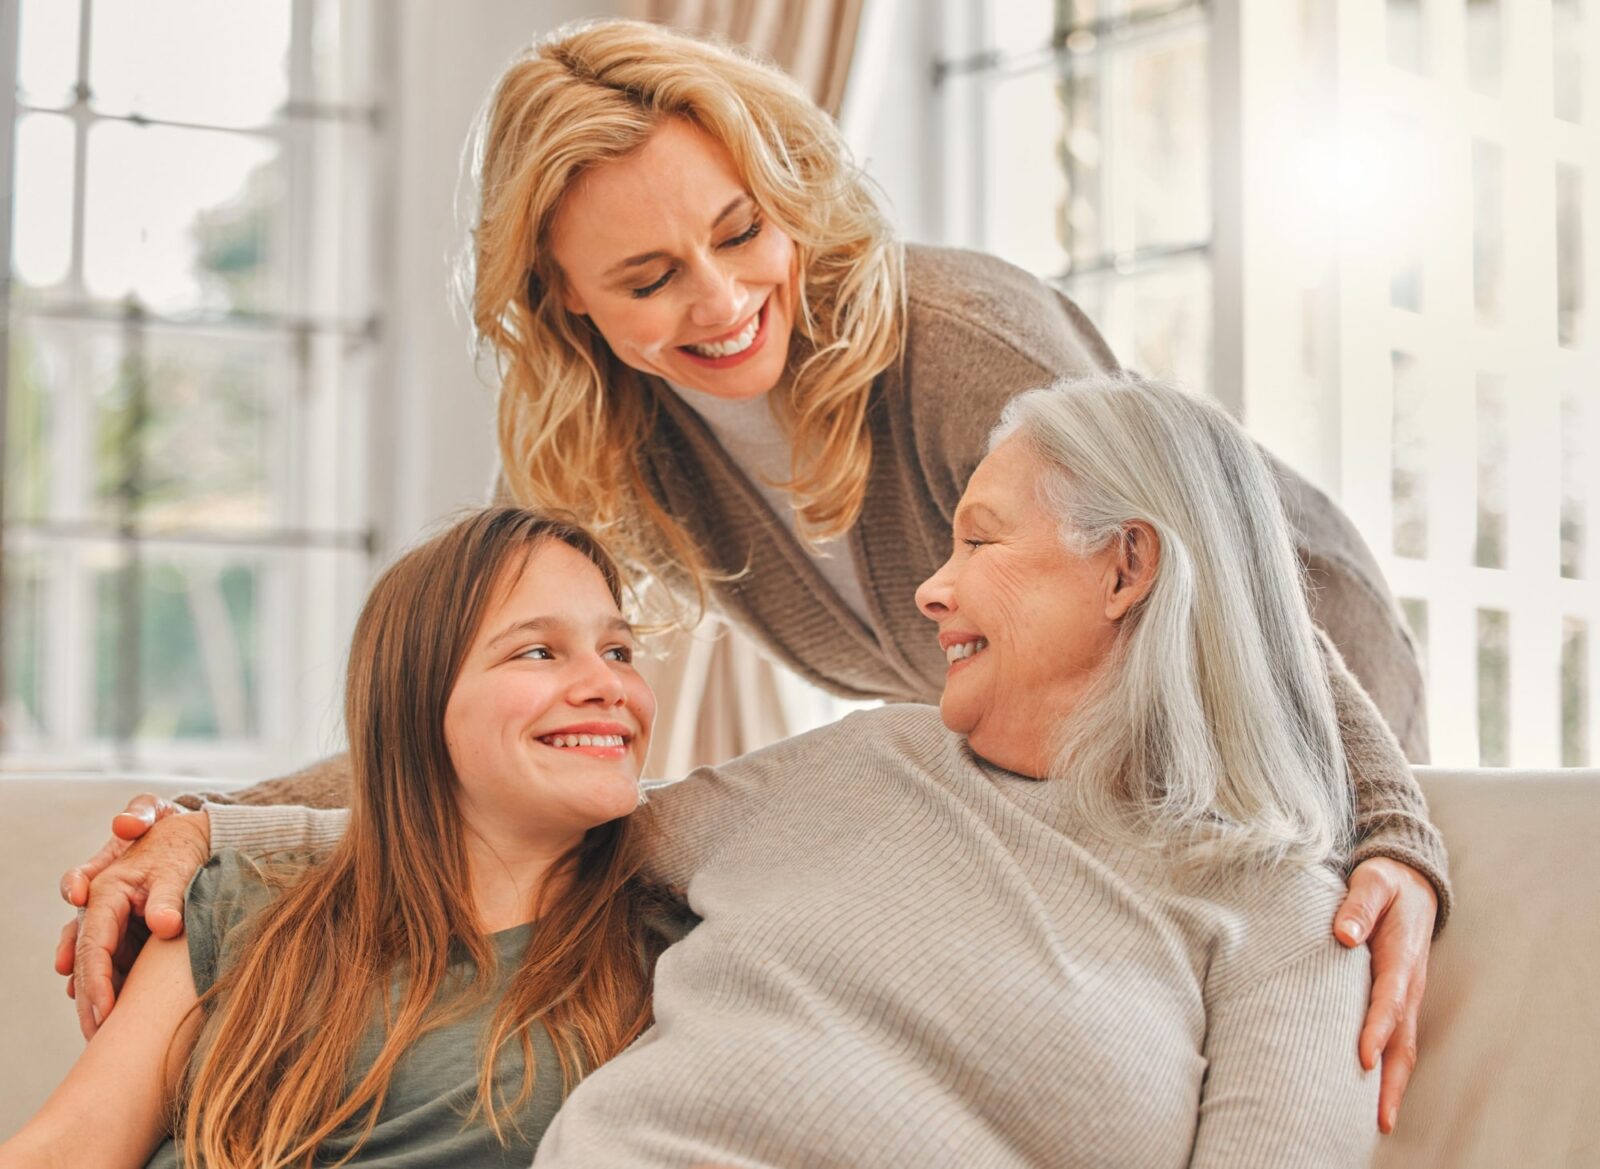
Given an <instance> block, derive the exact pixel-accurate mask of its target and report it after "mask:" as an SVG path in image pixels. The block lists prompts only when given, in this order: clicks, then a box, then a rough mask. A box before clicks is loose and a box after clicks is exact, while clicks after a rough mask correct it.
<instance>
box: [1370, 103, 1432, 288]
mask: <svg viewBox="0 0 1600 1169" xmlns="http://www.w3.org/2000/svg"><path fill="white" fill-rule="evenodd" d="M1388 130H1389V140H1388V143H1387V151H1388V158H1387V159H1386V160H1385V169H1387V170H1388V172H1389V173H1388V175H1387V176H1386V181H1387V182H1388V183H1389V184H1390V185H1391V189H1392V190H1393V192H1394V194H1395V196H1396V199H1395V207H1394V210H1393V211H1392V212H1390V213H1389V214H1388V219H1389V222H1388V223H1387V224H1386V225H1385V230H1384V235H1383V237H1382V238H1383V239H1384V242H1385V243H1386V244H1388V246H1389V250H1390V256H1391V264H1392V267H1391V268H1390V269H1389V303H1390V304H1392V305H1393V306H1394V307H1395V308H1399V309H1405V310H1406V311H1408V312H1414V313H1416V312H1421V311H1422V293H1423V289H1422V238H1423V233H1422V231H1421V226H1422V224H1423V222H1425V217H1426V216H1427V215H1428V214H1429V211H1428V209H1427V199H1428V197H1429V193H1430V192H1431V191H1434V190H1437V186H1438V177H1437V176H1436V175H1430V174H1429V173H1428V170H1427V167H1426V166H1425V165H1423V163H1422V160H1423V158H1424V155H1425V152H1426V149H1427V146H1426V143H1427V136H1426V135H1425V134H1424V132H1423V130H1422V127H1421V126H1420V125H1419V124H1418V123H1417V121H1416V119H1414V118H1408V117H1401V116H1395V117H1393V118H1391V119H1390V120H1389V127H1388Z"/></svg>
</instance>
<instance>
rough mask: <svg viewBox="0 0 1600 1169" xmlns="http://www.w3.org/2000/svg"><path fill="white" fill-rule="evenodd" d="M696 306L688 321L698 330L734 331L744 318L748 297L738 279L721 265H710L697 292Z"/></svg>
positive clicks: (691, 310)
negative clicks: (722, 329)
mask: <svg viewBox="0 0 1600 1169" xmlns="http://www.w3.org/2000/svg"><path fill="white" fill-rule="evenodd" d="M696 292H697V295H696V297H695V301H694V305H693V307H691V308H690V310H689V319H690V320H692V321H693V322H694V323H695V326H696V327H697V328H701V329H715V328H717V327H718V326H725V327H727V328H730V329H731V328H732V327H733V326H734V325H737V324H738V323H739V322H740V321H741V320H743V319H744V316H745V306H746V305H747V303H748V302H749V295H748V293H746V291H745V289H744V286H743V285H741V284H740V283H739V280H738V278H737V277H736V276H735V275H734V274H733V273H732V272H730V271H728V270H727V269H725V268H723V267H722V266H721V265H720V264H707V265H706V267H705V273H704V275H702V276H701V278H700V284H699V287H698V288H697V289H696Z"/></svg>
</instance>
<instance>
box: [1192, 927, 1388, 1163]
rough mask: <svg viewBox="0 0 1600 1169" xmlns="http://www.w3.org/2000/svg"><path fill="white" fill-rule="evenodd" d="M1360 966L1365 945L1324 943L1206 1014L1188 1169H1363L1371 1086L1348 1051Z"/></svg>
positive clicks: (1362, 990) (1372, 1107)
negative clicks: (1291, 1167) (1203, 1066)
mask: <svg viewBox="0 0 1600 1169" xmlns="http://www.w3.org/2000/svg"><path fill="white" fill-rule="evenodd" d="M1368 967H1369V960H1368V955H1367V951H1366V948H1365V947H1358V948H1357V949H1354V950H1346V949H1344V948H1343V947H1342V946H1340V945H1339V944H1338V943H1337V942H1335V941H1334V940H1333V939H1332V938H1331V937H1330V938H1327V939H1326V940H1325V941H1324V942H1323V943H1322V944H1321V945H1319V946H1317V947H1316V948H1315V950H1314V951H1313V952H1312V953H1311V954H1309V955H1308V956H1305V957H1303V958H1300V959H1298V960H1296V961H1291V962H1288V963H1286V964H1284V965H1282V966H1280V967H1279V968H1278V969H1277V970H1276V971H1273V972H1270V973H1269V974H1267V975H1266V976H1265V977H1262V978H1255V979H1250V980H1249V981H1248V982H1246V983H1245V984H1244V985H1243V986H1241V987H1240V988H1239V989H1238V990H1237V991H1236V992H1235V993H1233V994H1231V995H1229V996H1227V997H1225V998H1224V999H1222V1000H1221V1001H1220V1002H1217V1003H1214V1004H1212V1005H1211V1006H1210V1007H1209V1008H1208V1010H1207V1018H1206V1039H1205V1059H1206V1073H1205V1080H1204V1083H1203V1084H1202V1086H1201V1090H1200V1115H1199V1125H1198V1128H1197V1130H1196V1133H1195V1142H1194V1151H1193V1153H1192V1154H1191V1157H1190V1161H1189V1165H1190V1169H1252V1167H1257V1166H1258V1167H1260V1169H1276V1167H1278V1166H1282V1165H1303V1166H1316V1167H1318V1169H1364V1167H1365V1166H1366V1165H1367V1164H1368V1162H1369V1161H1370V1159H1371V1156H1372V1150H1373V1145H1374V1143H1375V1142H1376V1139H1377V1131H1378V1084H1379V1076H1378V1073H1377V1072H1376V1071H1372V1072H1365V1071H1363V1070H1362V1068H1361V1063H1360V1059H1359V1057H1358V1055H1357V1051H1356V1041H1357V1037H1358V1036H1359V1035H1360V1033H1361V1021H1362V1018H1363V1017H1364V1015H1365V1013H1366V1007H1367V988H1368V985H1369V983H1368Z"/></svg>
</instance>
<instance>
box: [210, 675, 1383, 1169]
mask: <svg viewBox="0 0 1600 1169" xmlns="http://www.w3.org/2000/svg"><path fill="white" fill-rule="evenodd" d="M1069 783H1070V780H1053V781H1038V780H1032V779H1027V778H1024V777H1021V776H1018V775H1014V774H1012V773H1009V772H1006V771H1003V770H1001V769H999V768H996V767H993V766H992V765H989V764H987V763H985V762H983V761H981V760H979V759H977V758H976V757H974V756H973V755H972V753H971V752H970V750H968V749H967V747H966V745H965V741H964V740H963V739H962V738H961V737H960V736H958V735H955V734H952V733H951V732H949V731H948V730H946V729H945V728H944V727H943V726H942V725H941V723H940V721H939V716H938V712H937V711H935V710H933V709H932V708H929V707H925V706H916V705H902V706H891V707H884V708H881V709H878V710H873V711H867V712H864V713H862V714H857V715H853V716H851V717H850V718H848V719H846V720H844V721H843V722H840V723H836V724H834V725H832V726H829V727H825V728H823V729H822V730H819V731H816V732H813V733H811V734H809V735H804V736H801V737H799V738H796V739H791V740H788V741H786V742H783V743H779V744H777V745H776V746H774V747H771V748H768V749H767V750H764V751H760V752H756V753H754V754H752V755H748V756H745V757H743V758H741V759H739V760H736V761H735V762H733V763H732V764H729V765H726V766H722V767H717V768H704V769H701V770H700V771H697V772H695V773H694V774H693V775H691V776H690V777H689V778H688V779H686V780H684V781H683V782H681V783H679V784H675V785H672V786H671V787H668V788H666V789H664V790H661V791H658V792H657V793H655V794H654V795H653V796H652V797H651V804H652V806H653V808H654V810H655V817H656V831H654V832H652V834H651V840H652V843H653V866H654V868H655V870H656V875H657V876H658V877H660V878H661V879H663V880H664V881H666V882H667V883H669V884H671V885H674V886H676V887H679V888H682V889H685V890H686V892H687V897H688V901H689V904H690V906H691V908H693V909H694V911H695V912H696V913H698V914H699V915H700V916H701V917H702V918H703V919H704V920H703V922H702V924H701V925H700V926H699V927H698V928H697V929H696V930H695V931H694V932H693V933H691V934H690V935H689V937H688V938H687V939H686V940H684V941H683V942H680V943H678V944H677V945H675V946H673V947H672V948H671V949H670V950H669V951H668V952H667V954H666V955H665V956H664V957H663V958H662V959H661V961H660V963H659V964H658V966H657V971H656V989H655V1012H656V1025H655V1027H654V1028H653V1029H652V1030H651V1031H650V1032H648V1033H647V1034H646V1035H645V1036H644V1037H643V1038H641V1039H640V1040H639V1041H638V1042H637V1043H636V1044H634V1046H633V1047H631V1048H629V1050H627V1051H626V1052H624V1053H623V1054H622V1055H620V1056H618V1057H617V1058H616V1059H615V1060H613V1061H612V1062H611V1063H609V1064H607V1065H605V1066H604V1067H602V1068H600V1069H598V1070H597V1071H595V1072H594V1073H593V1074H592V1075H591V1076H590V1077H589V1078H588V1079H587V1080H585V1081H584V1082H583V1083H582V1084H581V1085H580V1086H579V1087H578V1089H577V1090H576V1091H575V1092H574V1094H573V1095H572V1096H571V1097H570V1098H569V1099H568V1101H567V1102H566V1103H565V1104H564V1105H563V1107H562V1109H561V1111H560V1113H559V1114H558V1116H557V1118H556V1122H555V1124H554V1125H553V1126H552V1127H551V1128H550V1130H549V1131H548V1133H547V1134H546V1136H545V1139H544V1142H543V1143H542V1144H541V1146H540V1149H539V1155H538V1159H537V1161H536V1165H537V1166H539V1167H540V1169H580V1167H581V1169H668V1167H672V1169H682V1167H688V1166H693V1165H716V1166H739V1167H747V1166H786V1167H795V1169H798V1167H800V1166H805V1167H807V1169H813V1167H815V1169H830V1167H835V1166H837V1167H844V1166H875V1167H877V1166H882V1167H889V1166H907V1167H912V1166H914V1167H916V1169H936V1167H941V1166H949V1167H951V1169H1022V1167H1029V1169H1046V1167H1048V1169H1058V1167H1061V1166H1129V1167H1138V1169H1160V1167H1162V1166H1172V1167H1178V1166H1195V1167H1219V1169H1220V1167H1223V1166H1226V1167H1228V1169H1250V1167H1252V1166H1262V1167H1267V1166H1272V1167H1278V1166H1284V1165H1294V1166H1296V1167H1297V1169H1314V1167H1320V1166H1327V1167H1329V1169H1333V1167H1338V1166H1349V1167H1352V1169H1354V1167H1356V1166H1364V1165H1366V1164H1367V1160H1368V1157H1369V1155H1370V1152H1371V1148H1372V1145H1373V1142H1374V1140H1375V1137H1376V1132H1375V1129H1374V1125H1373V1116H1374V1115H1375V1109H1376V1103H1377V1099H1376V1097H1377V1087H1378V1084H1377V1077H1376V1075H1375V1074H1364V1073H1363V1072H1362V1071H1361V1068H1360V1066H1359V1063H1358V1061H1357V1056H1356V1038H1357V1035H1358V1033H1359V1031H1360V1027H1361V1020H1362V1015H1363V1012H1364V1011H1365V1007H1366V1000H1367V991H1368V962H1367V955H1366V952H1365V951H1364V950H1354V951H1351V950H1345V949H1344V948H1343V947H1341V946H1339V945H1338V944H1337V943H1336V942H1335V941H1334V940H1333V938H1332V935H1331V932H1330V930H1329V927H1328V923H1329V921H1330V920H1331V918H1332V915H1333V912H1334V908H1335V907H1336V905H1337V904H1338V902H1339V899H1340V897H1341V896H1342V891H1343V886H1342V884H1341V882H1340V881H1339V880H1338V879H1337V877H1335V875H1334V874H1333V872H1332V871H1331V870H1329V869H1327V868H1322V867H1317V868H1309V869H1308V868H1298V867H1287V866H1285V867H1281V868H1278V869H1275V870H1271V871H1269V872H1267V873H1265V874H1264V875H1257V876H1254V877H1251V878H1249V879H1246V880H1225V879H1221V878H1218V877H1210V878H1206V879H1203V880H1191V881H1190V882H1189V883H1187V884H1186V885H1182V886H1181V887H1180V885H1179V884H1178V883H1177V882H1176V881H1175V879H1174V878H1173V876H1172V872H1171V867H1170V866H1169V865H1167V864H1166V863H1164V862H1162V861H1160V860H1159V859H1157V858H1156V857H1154V856H1153V855H1152V854H1149V853H1145V852H1141V851H1138V850H1135V849H1131V848H1128V847H1126V846H1124V845H1118V844H1114V843H1111V842H1109V841H1106V840H1104V839H1102V838H1100V837H1098V836H1097V835H1095V834H1094V833H1092V832H1090V831H1088V830H1087V829H1086V828H1085V827H1084V826H1083V825H1082V824H1081V823H1079V822H1077V821H1075V819H1074V814H1073V813H1072V811H1071V810H1070V804H1069V802H1068V801H1067V800H1066V799H1065V798H1064V797H1065V796H1066V794H1067V792H1068V791H1069V788H1068V786H1067V785H1068V784H1069ZM241 813H242V814H243V815H244V816H246V817H248V816H250V815H251V812H250V811H247V810H243V809H219V810H218V811H217V827H218V829H219V830H220V831H221V832H222V833H223V834H226V832H227V829H226V827H225V826H226V824H227V823H228V822H229V821H230V820H236V819H237V818H239V817H240V816H241ZM255 814H256V815H257V816H260V815H262V813H260V812H257V813H255ZM265 815H266V816H269V817H274V818H277V819H278V820H279V821H280V827H281V826H282V824H283V823H284V822H285V820H286V817H287V816H288V813H286V812H277V813H265ZM308 817H309V814H307V815H305V816H302V817H301V818H300V828H301V829H304V828H305V827H306V826H308V825H309V824H310V823H311V821H310V820H309V818H308ZM336 826H337V817H335V819H334V820H333V821H332V822H331V823H329V822H324V823H323V824H321V825H320V827H321V828H322V829H324V831H326V830H327V829H330V828H333V827H336ZM289 834H290V835H293V834H294V831H293V830H291V831H290V833H289ZM282 842H283V843H289V841H287V840H283V841H282Z"/></svg>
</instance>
